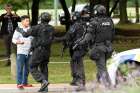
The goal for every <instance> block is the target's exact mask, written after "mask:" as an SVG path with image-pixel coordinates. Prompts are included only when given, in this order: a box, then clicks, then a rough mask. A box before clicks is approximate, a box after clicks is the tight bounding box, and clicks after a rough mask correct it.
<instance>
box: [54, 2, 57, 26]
mask: <svg viewBox="0 0 140 93" xmlns="http://www.w3.org/2000/svg"><path fill="white" fill-rule="evenodd" d="M57 8H58V0H54V16H55V20H54V21H55V25H57V20H58V14H57Z"/></svg>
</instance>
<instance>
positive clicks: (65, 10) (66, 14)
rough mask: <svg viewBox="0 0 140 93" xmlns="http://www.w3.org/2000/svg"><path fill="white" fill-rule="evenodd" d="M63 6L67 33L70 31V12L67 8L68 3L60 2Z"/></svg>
mask: <svg viewBox="0 0 140 93" xmlns="http://www.w3.org/2000/svg"><path fill="white" fill-rule="evenodd" d="M59 2H60V4H61V6H62V9H63V11H64V14H65V19H66V24H65V25H66V31H68V29H69V27H70V12H69V10H68V7H67V4H66V1H65V0H59Z"/></svg>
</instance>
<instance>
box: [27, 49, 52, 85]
mask: <svg viewBox="0 0 140 93" xmlns="http://www.w3.org/2000/svg"><path fill="white" fill-rule="evenodd" d="M49 52H50V51H47V50H46V49H42V48H40V49H39V48H38V49H35V50H34V51H33V54H32V56H31V59H30V61H29V66H30V72H31V74H32V76H33V78H34V79H35V80H36V81H37V82H40V83H41V82H42V81H43V80H47V81H48V62H49V54H48V53H49Z"/></svg>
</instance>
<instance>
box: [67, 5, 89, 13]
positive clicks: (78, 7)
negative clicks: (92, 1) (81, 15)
mask: <svg viewBox="0 0 140 93" xmlns="http://www.w3.org/2000/svg"><path fill="white" fill-rule="evenodd" d="M86 5H87V4H78V5H76V6H75V11H79V12H81V11H82V10H83V8H84V7H85V6H86ZM71 9H72V6H70V7H69V11H70V13H71Z"/></svg>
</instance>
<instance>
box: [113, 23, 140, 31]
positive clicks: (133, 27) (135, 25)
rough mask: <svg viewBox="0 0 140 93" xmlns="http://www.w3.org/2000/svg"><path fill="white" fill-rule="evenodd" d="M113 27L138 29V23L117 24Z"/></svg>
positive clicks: (139, 27)
mask: <svg viewBox="0 0 140 93" xmlns="http://www.w3.org/2000/svg"><path fill="white" fill-rule="evenodd" d="M115 27H116V28H119V29H124V30H140V24H117V25H116V26H115Z"/></svg>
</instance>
